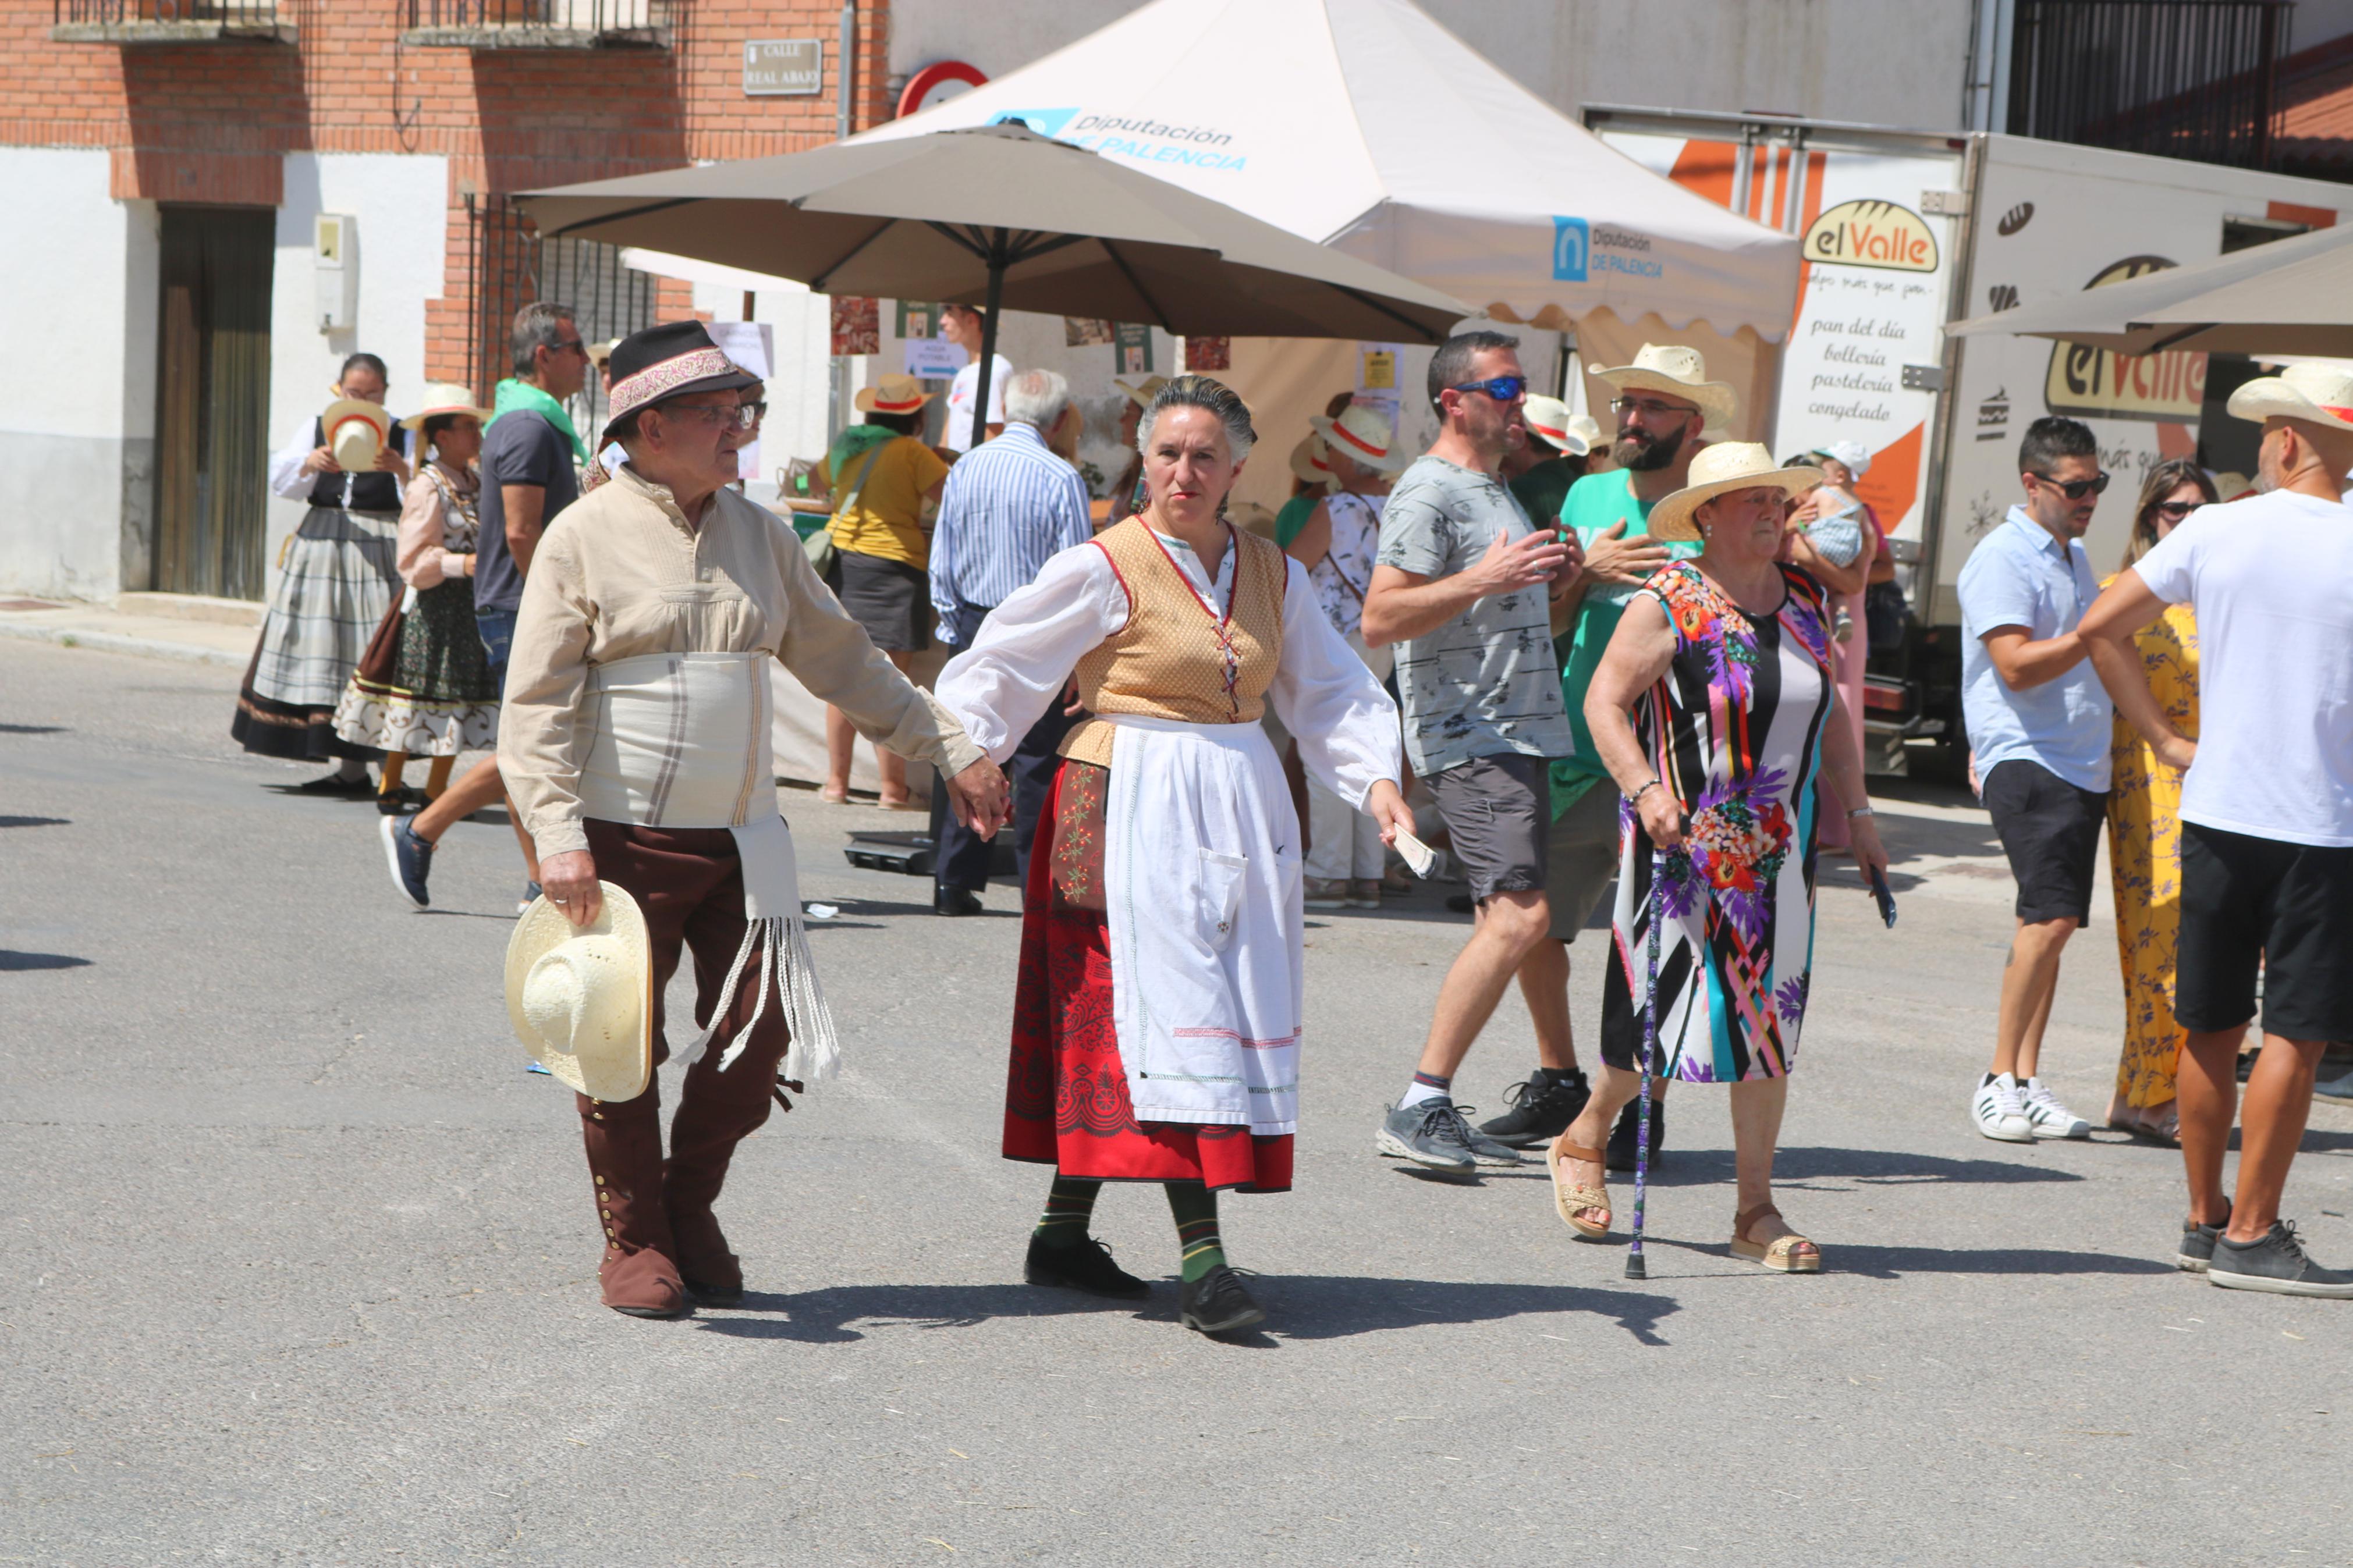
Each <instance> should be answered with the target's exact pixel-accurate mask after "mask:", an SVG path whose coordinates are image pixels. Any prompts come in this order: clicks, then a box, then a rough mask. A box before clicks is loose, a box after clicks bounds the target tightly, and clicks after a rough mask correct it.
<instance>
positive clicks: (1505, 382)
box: [1448, 375, 1528, 403]
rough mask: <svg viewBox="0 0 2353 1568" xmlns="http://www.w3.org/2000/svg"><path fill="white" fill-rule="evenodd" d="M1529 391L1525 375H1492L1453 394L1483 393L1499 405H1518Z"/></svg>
mask: <svg viewBox="0 0 2353 1568" xmlns="http://www.w3.org/2000/svg"><path fill="white" fill-rule="evenodd" d="M1527 389H1528V378H1527V377H1526V376H1525V375H1491V376H1489V377H1488V378H1487V379H1486V380H1484V381H1466V382H1464V383H1463V384H1461V385H1460V386H1455V387H1450V388H1448V390H1449V391H1451V392H1483V393H1485V394H1486V395H1488V396H1490V397H1492V398H1493V399H1494V400H1495V401H1496V402H1498V403H1517V402H1518V401H1519V400H1520V396H1521V395H1522V394H1524V393H1525V392H1526V391H1527Z"/></svg>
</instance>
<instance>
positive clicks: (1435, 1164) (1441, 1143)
mask: <svg viewBox="0 0 2353 1568" xmlns="http://www.w3.org/2000/svg"><path fill="white" fill-rule="evenodd" d="M1373 1152H1375V1153H1377V1154H1387V1155H1388V1156H1389V1158H1391V1159H1393V1160H1410V1161H1412V1162H1413V1163H1415V1164H1417V1165H1423V1166H1427V1167H1428V1168H1429V1169H1430V1170H1433V1171H1444V1172H1446V1173H1448V1174H1450V1175H1456V1176H1467V1175H1470V1174H1471V1173H1472V1172H1474V1171H1476V1170H1477V1169H1478V1168H1479V1161H1478V1157H1477V1156H1476V1155H1474V1154H1472V1152H1471V1124H1470V1123H1469V1122H1467V1121H1463V1120H1462V1113H1461V1111H1459V1110H1455V1109H1454V1102H1453V1101H1452V1100H1423V1101H1421V1102H1420V1103H1419V1104H1418V1105H1393V1106H1391V1107H1389V1110H1388V1115H1386V1116H1384V1117H1382V1118H1381V1130H1380V1131H1378V1132H1376V1133H1375V1134H1373Z"/></svg>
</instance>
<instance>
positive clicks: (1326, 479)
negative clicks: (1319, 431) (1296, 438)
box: [1291, 436, 1340, 486]
mask: <svg viewBox="0 0 2353 1568" xmlns="http://www.w3.org/2000/svg"><path fill="white" fill-rule="evenodd" d="M1291 471H1292V473H1293V475H1295V476H1297V477H1298V478H1300V479H1305V480H1306V481H1307V482H1308V483H1309V484H1311V485H1325V486H1329V485H1336V484H1338V483H1339V482H1340V481H1339V480H1338V479H1335V478H1334V477H1333V474H1332V466H1331V465H1330V464H1329V463H1326V462H1325V461H1324V437H1321V436H1309V437H1306V438H1305V439H1304V440H1303V441H1301V442H1300V443H1299V445H1298V446H1296V447H1293V448H1292V449H1291Z"/></svg>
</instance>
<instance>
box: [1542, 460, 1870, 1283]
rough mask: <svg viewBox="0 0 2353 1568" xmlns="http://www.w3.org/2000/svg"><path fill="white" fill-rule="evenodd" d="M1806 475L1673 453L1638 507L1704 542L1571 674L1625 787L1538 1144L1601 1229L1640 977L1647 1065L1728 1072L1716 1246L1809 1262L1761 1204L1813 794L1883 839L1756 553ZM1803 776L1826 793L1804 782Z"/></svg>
mask: <svg viewBox="0 0 2353 1568" xmlns="http://www.w3.org/2000/svg"><path fill="white" fill-rule="evenodd" d="M1820 478H1821V474H1820V470H1819V469H1815V468H1775V467H1774V465H1773V460H1772V458H1771V457H1770V456H1769V455H1768V454H1767V452H1766V450H1765V448H1764V447H1756V446H1746V445H1740V444H1735V443H1719V444H1717V445H1715V446H1711V447H1708V448H1706V449H1705V450H1704V451H1703V452H1701V453H1700V455H1699V456H1698V457H1697V458H1694V459H1693V461H1692V467H1691V482H1690V483H1689V484H1688V485H1687V486H1685V487H1684V488H1683V489H1680V490H1677V491H1675V492H1674V493H1673V494H1672V495H1669V496H1666V497H1664V498H1663V499H1662V500H1660V501H1659V503H1658V504H1657V505H1656V506H1654V507H1652V508H1651V519H1650V524H1651V536H1652V537H1653V538H1656V539H1660V540H1704V541H1705V544H1706V547H1705V548H1704V550H1703V551H1702V552H1700V554H1699V555H1698V556H1697V557H1695V558H1694V559H1693V560H1690V561H1684V562H1677V563H1672V564H1670V565H1668V566H1667V567H1666V568H1664V569H1663V570H1662V571H1661V572H1659V573H1658V574H1656V575H1654V576H1653V577H1651V580H1650V581H1649V582H1648V583H1646V584H1643V585H1642V587H1641V591H1640V592H1639V593H1637V594H1636V595H1635V596H1634V598H1633V599H1632V600H1631V601H1630V602H1629V604H1628V605H1627V606H1626V615H1625V618H1624V619H1623V620H1622V621H1621V622H1620V624H1619V626H1618V630H1617V633H1616V635H1615V636H1613V637H1611V638H1610V640H1609V650H1608V651H1607V652H1606V653H1605V654H1603V656H1602V660H1601V665H1600V668H1599V669H1598V670H1597V671H1596V672H1595V674H1594V677H1593V682H1592V685H1591V686H1590V687H1589V688H1588V690H1587V696H1586V702H1585V720H1586V723H1587V724H1588V727H1590V729H1591V730H1592V732H1593V742H1594V747H1595V749H1596V750H1597V751H1598V752H1599V753H1600V757H1601V761H1602V763H1604V765H1606V766H1607V767H1608V768H1609V773H1610V776H1611V777H1612V778H1614V779H1615V780H1616V781H1617V783H1618V787H1619V789H1620V792H1621V793H1622V794H1623V795H1625V798H1626V805H1624V806H1623V807H1621V808H1620V824H1621V828H1620V831H1621V834H1622V847H1621V849H1620V862H1619V874H1618V910H1617V918H1616V921H1615V927H1616V932H1615V936H1616V941H1615V945H1616V949H1617V958H1618V962H1617V963H1614V964H1612V965H1611V966H1610V968H1609V975H1608V978H1607V980H1606V981H1605V982H1604V985H1603V994H1602V1012H1601V1056H1602V1062H1603V1067H1602V1070H1601V1072H1600V1074H1599V1077H1598V1078H1597V1079H1596V1080H1595V1082H1594V1086H1593V1098H1592V1100H1589V1101H1588V1103H1587V1105H1586V1108H1585V1110H1584V1112H1583V1113H1582V1114H1581V1115H1579V1116H1578V1117H1577V1120H1576V1121H1573V1122H1571V1123H1570V1124H1569V1126H1568V1130H1567V1131H1566V1132H1564V1133H1562V1134H1561V1136H1560V1139H1559V1141H1558V1142H1556V1143H1555V1144H1554V1145H1553V1146H1552V1148H1551V1150H1550V1152H1549V1153H1548V1154H1547V1156H1546V1163H1547V1164H1548V1165H1550V1166H1551V1167H1552V1174H1553V1196H1554V1202H1555V1205H1556V1206H1557V1207H1558V1209H1559V1210H1560V1215H1561V1218H1563V1219H1564V1220H1566V1221H1567V1223H1568V1226H1569V1227H1570V1228H1571V1229H1572V1230H1574V1231H1576V1232H1577V1235H1579V1236H1580V1237H1585V1238H1587V1239H1588V1240H1595V1241H1598V1240H1600V1239H1601V1238H1603V1237H1606V1236H1607V1235H1608V1234H1609V1222H1610V1219H1611V1214H1610V1203H1609V1190H1608V1188H1607V1187H1606V1186H1604V1185H1603V1180H1604V1178H1603V1174H1602V1165H1601V1160H1602V1142H1603V1140H1605V1139H1606V1138H1608V1137H1609V1129H1610V1126H1611V1124H1612V1123H1613V1122H1614V1121H1616V1120H1617V1116H1618V1112H1619V1109H1620V1107H1621V1106H1623V1105H1625V1104H1626V1102H1627V1101H1628V1100H1631V1099H1632V1098H1633V1097H1634V1096H1635V1094H1636V1093H1637V1092H1638V1091H1639V1088H1640V1085H1641V1078H1640V1076H1639V1072H1640V1068H1639V1066H1638V1063H1639V1061H1640V1058H1639V1057H1638V1056H1637V1054H1636V1053H1637V1052H1639V1051H1640V1050H1641V1048H1642V1041H1643V1034H1644V1023H1643V1012H1644V1002H1645V997H1646V995H1647V994H1648V991H1649V989H1650V986H1651V984H1652V983H1653V980H1655V984H1657V987H1658V1008H1657V1019H1658V1054H1657V1056H1656V1057H1654V1058H1652V1068H1653V1070H1655V1071H1657V1072H1659V1073H1661V1074H1662V1075H1664V1076H1665V1077H1667V1078H1671V1079H1683V1080H1685V1081H1687V1082H1692V1083H1727V1084H1730V1085H1731V1086H1732V1133H1733V1144H1734V1168H1735V1170H1736V1173H1737V1176H1738V1181H1739V1199H1738V1203H1737V1207H1736V1213H1735V1215H1734V1218H1733V1222H1732V1251H1733V1254H1734V1256H1736V1257H1740V1258H1753V1259H1755V1260H1756V1261H1757V1262H1759V1263H1761V1264H1763V1265H1764V1266H1765V1267H1766V1268H1773V1269H1778V1270H1781V1271H1783V1272H1787V1273H1806V1274H1810V1273H1815V1272H1818V1271H1819V1270H1820V1268H1821V1261H1822V1259H1821V1252H1820V1248H1818V1247H1815V1246H1814V1244H1813V1243H1812V1242H1810V1241H1809V1240H1807V1239H1806V1238H1805V1237H1801V1236H1799V1235H1798V1234H1797V1233H1796V1232H1795V1231H1793V1230H1792V1229H1790V1227H1789V1226H1788V1222H1787V1221H1785V1220H1784V1219H1782V1217H1781V1212H1780V1210H1779V1209H1778V1208H1776V1207H1775V1206H1774V1204H1773V1151H1774V1145H1775V1143H1776V1142H1777V1140H1778V1137H1779V1135H1780V1129H1781V1111H1782V1108H1783V1106H1784V1105H1785V1104H1786V1103H1787V1101H1788V1089H1789V1078H1788V1074H1789V1069H1790V1067H1791V1065H1792V1064H1793V1063H1794V1062H1795V1060H1796V1058H1797V1052H1798V1033H1799V1027H1800V1026H1801V1025H1802V1024H1803V1022H1804V1019H1805V1013H1806V999H1807V992H1808V987H1809V984H1810V977H1811V966H1812V961H1813V946H1814V852H1815V847H1816V816H1817V812H1818V811H1819V810H1820V809H1821V808H1823V807H1828V808H1830V809H1833V810H1834V809H1837V806H1836V805H1834V804H1833V801H1836V802H1852V803H1853V805H1852V806H1850V807H1848V808H1847V810H1846V816H1847V817H1848V818H1849V826H1850V828H1851V830H1852V844H1853V853H1854V858H1855V861H1856V864H1857V866H1858V868H1860V869H1862V872H1863V874H1864V876H1865V877H1866V879H1868V878H1869V877H1871V876H1873V875H1875V874H1881V873H1883V872H1884V870H1885V868H1886V865H1887V856H1886V852H1885V851H1884V850H1883V849H1882V848H1881V847H1880V844H1879V834H1878V829H1877V826H1876V824H1874V823H1873V820H1872V816H1871V806H1870V802H1869V796H1868V795H1866V794H1865V793H1864V790H1863V780H1862V756H1861V755H1860V753H1859V752H1858V751H1857V749H1856V746H1855V742H1854V731H1852V729H1850V728H1849V727H1848V726H1847V724H1846V723H1845V721H1844V715H1843V713H1842V712H1841V701H1840V699H1839V696H1838V690H1837V683H1836V681H1835V679H1833V677H1832V675H1831V622H1830V608H1829V601H1828V595H1825V594H1824V593H1823V591H1822V587H1821V584H1819V583H1817V582H1815V581H1814V579H1813V578H1812V577H1811V576H1810V575H1809V574H1807V573H1806V572H1805V571H1804V570H1803V569H1801V568H1799V567H1796V566H1791V565H1788V564H1787V563H1783V562H1781V561H1779V560H1778V559H1777V557H1778V553H1779V552H1780V550H1781V546H1782V528H1783V519H1784V517H1785V515H1786V513H1787V510H1788V505H1787V501H1788V497H1789V496H1790V495H1793V494H1798V493H1800V492H1802V491H1803V490H1804V489H1806V488H1807V487H1808V486H1810V485H1812V484H1815V483H1817V482H1819V481H1820ZM1628 710H1633V720H1632V721H1631V722H1629V721H1628ZM1824 776H1827V778H1828V780H1829V782H1830V784H1831V786H1832V788H1833V790H1834V791H1835V795H1834V796H1825V795H1822V794H1821V793H1820V790H1819V788H1818V785H1819V784H1820V782H1821V779H1822V778H1823V777H1824ZM1653 846H1655V847H1656V851H1655V853H1654V851H1653ZM1654 868H1655V869H1656V871H1657V872H1658V874H1659V878H1660V880H1661V889H1660V895H1659V898H1658V899H1657V900H1656V901H1655V902H1654V901H1653V900H1652V897H1651V883H1652V874H1653V870H1654ZM1660 915H1663V922H1662V926H1661V929H1660V931H1659V933H1658V937H1659V946H1658V948H1657V950H1656V951H1657V960H1656V967H1655V969H1654V968H1653V967H1652V964H1651V957H1650V954H1651V945H1650V944H1651V922H1652V920H1653V919H1654V918H1655V917H1658V916H1660Z"/></svg>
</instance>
